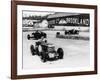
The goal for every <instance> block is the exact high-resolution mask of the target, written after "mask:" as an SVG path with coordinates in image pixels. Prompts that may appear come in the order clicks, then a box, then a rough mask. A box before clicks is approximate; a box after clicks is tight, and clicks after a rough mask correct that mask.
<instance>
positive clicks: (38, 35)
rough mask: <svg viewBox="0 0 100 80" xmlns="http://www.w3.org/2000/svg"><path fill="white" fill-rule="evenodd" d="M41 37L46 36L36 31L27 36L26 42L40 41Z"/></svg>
mask: <svg viewBox="0 0 100 80" xmlns="http://www.w3.org/2000/svg"><path fill="white" fill-rule="evenodd" d="M41 37H44V38H46V37H47V34H46V33H44V32H41V31H38V30H37V31H35V32H33V33H32V34H31V35H30V34H28V35H27V39H28V40H30V39H34V40H38V39H41Z"/></svg>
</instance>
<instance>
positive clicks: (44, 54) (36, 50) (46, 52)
mask: <svg viewBox="0 0 100 80" xmlns="http://www.w3.org/2000/svg"><path fill="white" fill-rule="evenodd" d="M30 50H31V53H32V55H38V56H40V58H41V60H42V62H46V61H53V60H58V59H63V55H64V51H63V49H62V48H58V49H57V51H56V50H55V46H54V45H53V44H50V43H47V41H44V42H36V45H35V46H34V45H31V46H30Z"/></svg>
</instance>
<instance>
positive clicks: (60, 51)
mask: <svg viewBox="0 0 100 80" xmlns="http://www.w3.org/2000/svg"><path fill="white" fill-rule="evenodd" d="M57 53H58V58H59V59H63V56H64V51H63V49H62V48H58V50H57Z"/></svg>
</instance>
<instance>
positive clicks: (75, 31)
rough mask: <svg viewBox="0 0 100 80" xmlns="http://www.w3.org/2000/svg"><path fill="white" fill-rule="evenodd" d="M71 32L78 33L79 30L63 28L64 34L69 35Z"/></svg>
mask: <svg viewBox="0 0 100 80" xmlns="http://www.w3.org/2000/svg"><path fill="white" fill-rule="evenodd" d="M71 34H79V30H75V29H71V30H65V35H71Z"/></svg>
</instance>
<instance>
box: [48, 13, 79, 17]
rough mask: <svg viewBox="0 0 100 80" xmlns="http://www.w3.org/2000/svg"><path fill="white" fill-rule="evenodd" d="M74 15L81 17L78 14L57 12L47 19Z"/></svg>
mask: <svg viewBox="0 0 100 80" xmlns="http://www.w3.org/2000/svg"><path fill="white" fill-rule="evenodd" d="M72 15H79V14H78V13H64V12H56V13H54V14H50V15H48V17H47V18H57V17H65V16H72Z"/></svg>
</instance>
